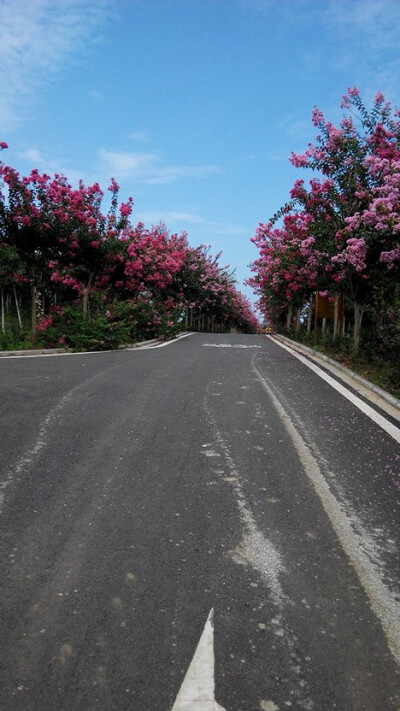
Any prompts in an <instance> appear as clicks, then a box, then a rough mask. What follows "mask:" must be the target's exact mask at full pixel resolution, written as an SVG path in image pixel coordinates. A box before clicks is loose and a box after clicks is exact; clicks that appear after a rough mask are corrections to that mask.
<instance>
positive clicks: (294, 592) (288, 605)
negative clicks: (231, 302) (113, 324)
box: [0, 334, 400, 711]
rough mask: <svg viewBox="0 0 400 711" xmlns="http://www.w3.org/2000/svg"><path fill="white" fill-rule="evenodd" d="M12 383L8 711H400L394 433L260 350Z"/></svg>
mask: <svg viewBox="0 0 400 711" xmlns="http://www.w3.org/2000/svg"><path fill="white" fill-rule="evenodd" d="M0 388H1V398H0V428H1V429H0V437H1V439H0V442H1V444H0V447H1V460H0V467H1V477H0V479H1V481H2V484H1V488H0V525H1V533H2V535H1V571H0V585H1V590H0V593H1V598H0V600H1V603H0V604H1V626H2V629H1V638H0V647H1V667H0V687H1V689H0V708H1V709H5V710H7V711H17V710H18V711H56V710H57V711H92V710H93V709H101V710H102V711H113V710H114V709H115V711H125V710H126V711H128V710H129V711H170V710H171V709H174V711H184V710H185V711H190V709H192V710H193V711H212V710H213V709H224V710H225V711H260V709H261V710H264V711H286V710H287V709H289V710H290V709H293V710H294V709H305V710H308V711H331V710H332V711H333V710H335V711H392V710H393V711H398V709H399V708H400V676H399V663H400V604H399V603H400V593H399V588H398V583H399V579H400V563H399V561H400V557H399V551H400V527H399V511H400V491H399V488H400V487H399V482H400V445H399V442H400V439H399V436H400V431H399V429H398V422H397V423H396V422H395V421H394V420H392V419H391V418H390V416H388V415H386V414H385V413H383V412H381V411H379V410H378V408H377V407H376V406H374V407H373V411H372V414H371V413H370V412H363V411H362V410H360V408H359V406H358V404H359V403H358V402H357V401H355V402H352V401H351V400H349V399H348V398H346V397H344V396H343V394H342V393H341V392H339V391H338V390H337V389H335V387H332V384H331V383H330V382H327V380H326V379H324V378H323V377H320V374H318V373H316V372H314V371H313V370H311V369H310V368H309V367H307V365H306V364H304V363H302V362H299V360H298V359H297V358H295V357H294V356H293V355H292V354H291V353H289V352H288V351H287V350H285V349H284V348H282V347H281V346H280V345H279V344H278V343H276V342H274V341H273V340H272V339H271V338H268V337H266V336H241V335H229V336H223V335H215V334H201V335H200V334H195V335H191V336H189V337H186V338H184V339H181V340H178V341H176V342H173V343H171V344H170V345H168V346H166V347H163V348H153V349H141V350H138V349H137V350H132V351H117V352H110V353H98V354H82V355H81V354H79V355H65V356H50V357H33V358H32V357H30V358H28V357H27V358H14V359H4V358H1V359H0ZM347 391H348V392H349V390H348V389H347ZM350 397H352V395H350ZM374 413H375V415H374ZM379 416H380V417H384V418H385V419H384V420H379ZM376 419H377V420H378V421H376ZM385 423H387V425H386V424H385ZM396 425H397V426H396ZM396 433H397V435H396ZM396 436H397V439H396ZM211 611H213V613H212V612H211ZM207 621H208V622H207ZM199 640H202V641H200V645H199V647H197V645H198V643H199ZM196 648H197V651H198V654H197V655H196V654H195V652H196ZM193 657H195V659H197V660H199V661H198V662H196V663H195V662H194V666H193V665H192V667H191V671H189V672H188V669H189V666H190V664H191V662H192V659H193ZM196 664H197V666H196ZM182 684H183V687H182ZM214 684H215V688H214ZM187 685H189V686H187ZM206 687H207V689H206ZM187 688H189V691H187ZM180 689H182V691H181V694H180V695H179V692H180ZM185 694H186V696H185ZM187 694H188V695H187ZM214 695H215V700H214Z"/></svg>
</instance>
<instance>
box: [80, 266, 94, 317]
mask: <svg viewBox="0 0 400 711" xmlns="http://www.w3.org/2000/svg"><path fill="white" fill-rule="evenodd" d="M95 275H96V272H92V273H91V274H90V276H89V279H88V282H87V284H85V286H83V284H81V286H82V296H83V298H82V311H83V315H84V317H85V318H87V316H88V313H89V294H90V287H91V286H92V283H93V279H94V277H95Z"/></svg>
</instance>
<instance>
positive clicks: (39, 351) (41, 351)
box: [0, 348, 70, 358]
mask: <svg viewBox="0 0 400 711" xmlns="http://www.w3.org/2000/svg"><path fill="white" fill-rule="evenodd" d="M54 353H58V354H62V353H64V354H65V353H70V350H69V348H31V349H29V350H25V351H0V358H4V357H6V356H27V355H54Z"/></svg>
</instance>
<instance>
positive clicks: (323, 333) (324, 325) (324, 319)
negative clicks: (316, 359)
mask: <svg viewBox="0 0 400 711" xmlns="http://www.w3.org/2000/svg"><path fill="white" fill-rule="evenodd" d="M325 333H326V318H323V319H322V335H323V336H325Z"/></svg>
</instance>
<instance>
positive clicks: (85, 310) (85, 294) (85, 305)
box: [82, 286, 89, 318]
mask: <svg viewBox="0 0 400 711" xmlns="http://www.w3.org/2000/svg"><path fill="white" fill-rule="evenodd" d="M88 310H89V288H88V287H87V286H84V287H83V294H82V311H83V314H84V316H85V318H87V315H88Z"/></svg>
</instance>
